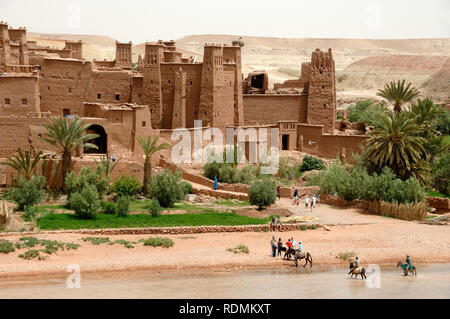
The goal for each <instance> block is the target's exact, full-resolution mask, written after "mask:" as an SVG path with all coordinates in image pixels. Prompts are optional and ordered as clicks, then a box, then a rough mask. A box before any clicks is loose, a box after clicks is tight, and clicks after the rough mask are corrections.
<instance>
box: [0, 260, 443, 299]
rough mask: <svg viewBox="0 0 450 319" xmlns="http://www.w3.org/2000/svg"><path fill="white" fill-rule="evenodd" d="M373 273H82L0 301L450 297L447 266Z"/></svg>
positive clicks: (7, 289)
mask: <svg viewBox="0 0 450 319" xmlns="http://www.w3.org/2000/svg"><path fill="white" fill-rule="evenodd" d="M377 274H378V273H372V274H368V280H361V279H360V278H359V279H358V280H356V279H350V278H349V276H348V275H347V269H343V268H339V269H331V270H330V269H328V270H319V269H317V268H316V269H315V268H312V269H303V268H299V269H289V270H288V269H282V270H243V271H235V272H228V273H227V272H209V273H187V274H184V273H182V272H176V273H173V272H172V273H171V272H161V273H156V274H155V273H154V272H133V273H109V274H95V275H93V274H91V275H85V276H83V274H81V279H80V285H81V287H80V288H67V285H66V279H65V278H61V277H60V278H34V279H26V280H22V281H20V280H14V281H7V280H2V281H1V282H0V298H277V299H278V298H446V299H448V298H450V264H446V265H428V266H418V275H417V277H411V276H408V277H404V276H402V273H401V271H400V270H399V269H396V268H382V269H381V271H380V272H379V274H380V275H379V276H378V275H377ZM371 287H372V288H371ZM377 287H379V288H377Z"/></svg>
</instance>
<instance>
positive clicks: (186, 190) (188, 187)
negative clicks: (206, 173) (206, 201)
mask: <svg viewBox="0 0 450 319" xmlns="http://www.w3.org/2000/svg"><path fill="white" fill-rule="evenodd" d="M180 187H181V189H182V190H183V194H184V195H185V196H186V195H187V194H192V193H193V192H194V190H193V188H192V184H191V183H189V182H186V181H181V182H180Z"/></svg>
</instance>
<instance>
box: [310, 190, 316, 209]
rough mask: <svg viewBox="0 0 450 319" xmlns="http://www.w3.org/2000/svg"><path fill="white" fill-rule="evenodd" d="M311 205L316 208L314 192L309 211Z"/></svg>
mask: <svg viewBox="0 0 450 319" xmlns="http://www.w3.org/2000/svg"><path fill="white" fill-rule="evenodd" d="M313 207H314V208H316V195H315V194H313V198H312V203H311V211H312V209H313Z"/></svg>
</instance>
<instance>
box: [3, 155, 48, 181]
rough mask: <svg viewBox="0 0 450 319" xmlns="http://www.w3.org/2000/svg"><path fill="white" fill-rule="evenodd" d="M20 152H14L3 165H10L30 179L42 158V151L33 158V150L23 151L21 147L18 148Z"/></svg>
mask: <svg viewBox="0 0 450 319" xmlns="http://www.w3.org/2000/svg"><path fill="white" fill-rule="evenodd" d="M17 153H18V154H14V155H13V156H12V157H11V158H8V159H7V160H6V161H5V162H3V163H1V165H5V166H9V167H11V168H13V169H14V170H15V171H17V173H18V175H19V176H21V177H23V178H25V179H26V180H30V179H31V177H32V176H33V171H34V170H35V168H36V166H37V164H38V163H39V160H40V159H41V155H42V152H39V153H38V154H36V156H35V157H34V158H33V152H32V151H25V152H22V150H21V149H20V147H19V148H18V150H17Z"/></svg>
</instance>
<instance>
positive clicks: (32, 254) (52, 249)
mask: <svg viewBox="0 0 450 319" xmlns="http://www.w3.org/2000/svg"><path fill="white" fill-rule="evenodd" d="M36 246H41V247H42V248H41V249H30V248H34V247H36ZM78 247H80V245H78V244H74V243H64V242H60V241H57V240H47V239H37V238H36V237H32V236H29V237H21V238H20V239H19V242H17V243H16V248H18V249H20V248H28V250H27V251H26V252H25V253H23V254H20V255H19V257H20V258H23V259H27V260H29V259H34V258H37V259H39V260H44V259H47V257H48V256H42V255H41V253H45V254H47V255H51V254H55V253H56V252H57V251H58V250H65V249H67V250H71V249H78Z"/></svg>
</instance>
